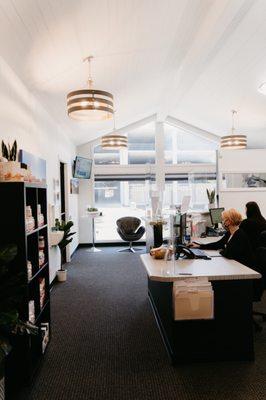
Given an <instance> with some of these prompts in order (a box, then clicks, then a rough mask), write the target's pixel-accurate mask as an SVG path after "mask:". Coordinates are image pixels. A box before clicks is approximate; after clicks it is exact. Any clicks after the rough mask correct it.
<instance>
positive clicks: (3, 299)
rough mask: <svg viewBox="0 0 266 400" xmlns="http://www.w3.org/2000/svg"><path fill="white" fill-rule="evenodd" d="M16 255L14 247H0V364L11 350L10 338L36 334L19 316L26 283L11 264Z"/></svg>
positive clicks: (16, 268) (29, 324) (35, 329)
mask: <svg viewBox="0 0 266 400" xmlns="http://www.w3.org/2000/svg"><path fill="white" fill-rule="evenodd" d="M16 255H17V246H16V245H14V244H10V245H4V246H0V362H1V360H2V359H3V358H4V357H5V355H6V354H8V352H9V351H10V349H11V346H10V338H11V337H12V336H14V335H19V334H37V333H38V328H37V327H36V326H34V325H33V324H31V323H30V322H28V321H23V320H21V318H20V316H19V309H20V307H21V304H22V302H23V298H24V293H25V285H26V283H25V279H24V274H23V273H22V272H19V269H18V266H17V265H16V263H15V262H12V261H14V260H15V257H16Z"/></svg>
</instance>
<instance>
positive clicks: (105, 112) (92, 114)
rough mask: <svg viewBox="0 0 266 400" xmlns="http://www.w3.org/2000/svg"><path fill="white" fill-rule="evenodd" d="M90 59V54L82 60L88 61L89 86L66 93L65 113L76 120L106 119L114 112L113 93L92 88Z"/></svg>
mask: <svg viewBox="0 0 266 400" xmlns="http://www.w3.org/2000/svg"><path fill="white" fill-rule="evenodd" d="M91 59H92V56H89V57H87V58H86V59H85V60H84V61H88V62H89V79H88V86H89V88H88V89H80V90H75V91H73V92H70V93H69V94H68V95H67V113H68V115H69V117H70V118H72V119H75V120H78V121H98V120H106V119H110V118H112V116H113V113H114V104H113V95H112V94H111V93H109V92H106V91H104V90H96V89H93V88H92V85H93V81H92V78H91V72H90V62H91Z"/></svg>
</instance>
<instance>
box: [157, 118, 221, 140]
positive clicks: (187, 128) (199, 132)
mask: <svg viewBox="0 0 266 400" xmlns="http://www.w3.org/2000/svg"><path fill="white" fill-rule="evenodd" d="M165 122H166V124H168V125H171V126H174V127H175V128H179V129H182V130H183V131H184V132H187V133H191V134H192V135H195V136H199V137H201V138H203V139H206V140H209V141H210V142H213V143H217V144H219V143H220V136H218V135H215V134H214V133H211V132H208V131H205V130H204V129H200V128H197V127H196V126H194V125H191V124H188V123H187V122H184V121H180V120H179V119H177V118H174V117H171V116H168V117H167V118H166V120H165Z"/></svg>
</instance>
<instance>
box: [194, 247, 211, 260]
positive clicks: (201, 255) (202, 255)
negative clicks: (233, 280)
mask: <svg viewBox="0 0 266 400" xmlns="http://www.w3.org/2000/svg"><path fill="white" fill-rule="evenodd" d="M190 250H191V251H192V253H193V254H194V255H195V257H196V258H208V257H209V256H208V255H207V254H206V253H205V251H203V250H200V249H192V248H190Z"/></svg>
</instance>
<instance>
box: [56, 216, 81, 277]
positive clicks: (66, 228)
mask: <svg viewBox="0 0 266 400" xmlns="http://www.w3.org/2000/svg"><path fill="white" fill-rule="evenodd" d="M73 225H74V223H73V221H68V222H65V221H61V222H60V221H59V219H58V218H56V220H55V226H54V227H53V228H52V230H53V232H54V231H62V232H63V237H62V239H61V240H60V242H59V243H58V246H59V249H60V252H61V267H60V269H59V270H58V271H57V279H58V281H59V282H65V281H66V278H67V270H66V269H64V268H63V262H62V260H63V257H62V253H63V250H64V249H65V248H66V246H67V245H68V244H69V243H71V242H72V240H73V237H71V236H73V235H75V234H76V232H70V231H71V228H72V226H73Z"/></svg>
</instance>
